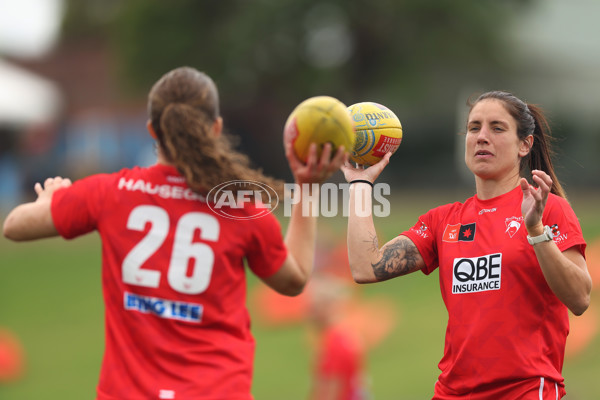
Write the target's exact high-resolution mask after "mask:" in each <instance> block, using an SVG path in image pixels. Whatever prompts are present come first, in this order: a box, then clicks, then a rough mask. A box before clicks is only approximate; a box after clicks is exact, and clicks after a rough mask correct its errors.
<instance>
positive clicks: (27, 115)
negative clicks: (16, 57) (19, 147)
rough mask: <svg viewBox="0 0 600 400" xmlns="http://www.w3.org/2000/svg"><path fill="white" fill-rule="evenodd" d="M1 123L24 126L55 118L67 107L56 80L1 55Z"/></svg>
mask: <svg viewBox="0 0 600 400" xmlns="http://www.w3.org/2000/svg"><path fill="white" fill-rule="evenodd" d="M0 88H2V90H0V125H3V126H10V127H15V128H17V129H20V128H24V127H26V126H27V125H30V124H37V123H48V122H52V121H54V119H55V118H57V116H58V115H59V113H60V111H61V109H62V107H63V97H62V94H61V91H60V89H59V87H58V86H57V85H56V84H55V83H53V82H52V81H50V80H48V79H45V78H43V77H41V76H38V75H36V74H33V73H31V72H29V71H27V70H25V69H23V68H21V67H18V66H16V65H13V64H10V63H8V62H6V61H3V60H2V59H0Z"/></svg>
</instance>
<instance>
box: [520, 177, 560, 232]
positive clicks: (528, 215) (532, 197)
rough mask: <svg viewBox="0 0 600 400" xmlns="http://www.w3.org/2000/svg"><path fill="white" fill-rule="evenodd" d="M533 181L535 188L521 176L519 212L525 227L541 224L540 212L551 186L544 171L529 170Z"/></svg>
mask: <svg viewBox="0 0 600 400" xmlns="http://www.w3.org/2000/svg"><path fill="white" fill-rule="evenodd" d="M531 175H532V179H533V182H534V183H536V184H537V186H538V187H537V188H536V187H534V186H532V185H530V184H529V182H527V179H525V178H521V182H520V183H521V190H522V191H523V202H522V203H521V213H522V214H523V221H524V222H525V226H526V227H527V228H533V227H535V226H536V225H541V224H542V214H543V213H544V208H545V207H546V202H547V201H548V194H549V193H550V189H551V188H552V179H551V178H550V176H549V175H548V174H547V173H545V172H544V171H539V170H533V171H531Z"/></svg>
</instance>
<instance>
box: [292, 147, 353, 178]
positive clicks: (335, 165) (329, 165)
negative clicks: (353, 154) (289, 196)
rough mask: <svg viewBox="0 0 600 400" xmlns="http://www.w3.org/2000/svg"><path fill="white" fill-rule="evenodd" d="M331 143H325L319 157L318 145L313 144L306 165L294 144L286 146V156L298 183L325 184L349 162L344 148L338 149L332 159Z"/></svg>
mask: <svg viewBox="0 0 600 400" xmlns="http://www.w3.org/2000/svg"><path fill="white" fill-rule="evenodd" d="M331 152H332V147H331V143H325V145H324V146H323V150H322V151H321V156H320V157H318V156H317V145H316V144H315V143H311V144H310V147H309V150H308V157H307V159H306V163H303V162H302V161H301V160H300V159H299V158H298V156H296V153H295V152H294V149H293V146H292V143H291V142H289V143H286V144H285V156H286V158H287V159H288V163H289V165H290V169H291V170H292V174H293V175H294V179H295V180H296V183H299V184H302V183H323V182H325V181H326V180H327V179H329V177H330V176H331V175H333V174H334V173H335V172H336V171H337V170H339V169H340V167H341V166H342V164H343V163H344V162H346V161H347V160H348V153H347V152H346V149H345V148H344V146H340V147H338V149H337V151H336V152H335V154H334V155H333V157H332V154H331Z"/></svg>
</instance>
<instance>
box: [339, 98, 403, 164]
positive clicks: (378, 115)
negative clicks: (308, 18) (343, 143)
mask: <svg viewBox="0 0 600 400" xmlns="http://www.w3.org/2000/svg"><path fill="white" fill-rule="evenodd" d="M348 111H349V112H350V115H351V117H352V121H353V123H354V128H355V130H356V144H355V145H354V150H353V151H352V152H351V153H350V160H352V161H353V162H355V163H357V164H362V165H367V166H368V165H373V164H376V163H377V162H378V161H379V160H381V158H382V157H383V156H384V155H385V154H386V153H387V152H391V153H392V154H393V153H395V152H396V150H398V147H399V146H400V143H401V142H402V124H400V120H399V119H398V117H397V116H396V114H394V113H393V112H392V111H391V110H390V109H389V108H387V107H386V106H383V105H381V104H377V103H372V102H363V103H356V104H353V105H351V106H350V107H348Z"/></svg>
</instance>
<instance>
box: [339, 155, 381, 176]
mask: <svg viewBox="0 0 600 400" xmlns="http://www.w3.org/2000/svg"><path fill="white" fill-rule="evenodd" d="M391 156H392V153H390V152H388V153H386V154H385V156H383V158H382V159H381V160H379V162H378V163H377V164H374V165H372V166H370V167H368V168H365V167H364V166H363V165H360V164H357V165H356V166H353V165H352V164H351V163H350V161H348V160H346V162H345V163H344V165H342V172H343V173H344V177H345V178H346V181H347V182H351V181H353V180H356V179H364V180H367V181H369V182H371V183H374V182H375V179H377V177H378V176H379V175H380V174H381V172H382V171H383V169H384V168H385V167H386V166H387V165H388V164H389V163H390V157H391Z"/></svg>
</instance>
